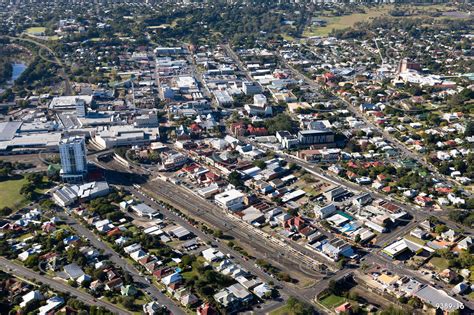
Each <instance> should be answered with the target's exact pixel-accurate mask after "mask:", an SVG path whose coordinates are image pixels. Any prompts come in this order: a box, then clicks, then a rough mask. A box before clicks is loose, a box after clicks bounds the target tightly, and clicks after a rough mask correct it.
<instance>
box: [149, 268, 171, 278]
mask: <svg viewBox="0 0 474 315" xmlns="http://www.w3.org/2000/svg"><path fill="white" fill-rule="evenodd" d="M172 272H173V269H171V268H161V269H157V270H155V271H153V276H155V277H156V279H158V280H161V279H162V278H163V277H165V276H167V275H169V274H170V273H172Z"/></svg>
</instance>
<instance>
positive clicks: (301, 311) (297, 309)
mask: <svg viewBox="0 0 474 315" xmlns="http://www.w3.org/2000/svg"><path fill="white" fill-rule="evenodd" d="M286 306H287V308H288V309H290V310H291V311H292V314H294V315H311V314H313V313H314V308H313V306H312V305H311V304H308V303H305V302H303V301H301V300H299V299H297V298H296V297H294V296H290V297H289V298H288V301H287V302H286Z"/></svg>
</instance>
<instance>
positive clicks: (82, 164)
mask: <svg viewBox="0 0 474 315" xmlns="http://www.w3.org/2000/svg"><path fill="white" fill-rule="evenodd" d="M59 156H60V158H61V171H60V174H61V178H62V179H63V181H65V182H69V183H71V182H72V183H77V182H81V181H82V180H83V179H84V176H85V175H86V173H87V159H86V141H85V139H84V138H83V137H69V138H65V139H62V140H61V141H60V142H59Z"/></svg>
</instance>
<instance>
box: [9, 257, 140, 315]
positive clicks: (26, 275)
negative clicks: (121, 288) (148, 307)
mask: <svg viewBox="0 0 474 315" xmlns="http://www.w3.org/2000/svg"><path fill="white" fill-rule="evenodd" d="M0 269H1V270H3V271H4V272H7V273H10V274H13V275H15V276H17V277H19V278H23V279H28V280H32V281H36V282H41V283H43V284H46V285H48V286H50V287H51V288H52V289H54V290H56V291H60V292H63V293H68V294H70V295H72V296H74V297H75V298H77V299H78V300H80V301H82V302H84V303H86V304H89V305H95V306H99V307H103V308H106V309H108V310H109V311H111V312H114V313H116V314H120V315H122V314H124V315H125V314H131V313H130V312H127V311H125V310H123V309H121V308H118V307H117V306H115V305H114V304H112V303H108V302H105V301H102V300H97V299H95V298H94V297H93V296H91V295H90V294H87V293H85V292H83V291H80V290H78V289H76V288H73V287H71V286H70V285H68V284H67V283H64V282H63V281H62V280H54V279H52V278H49V277H46V276H42V275H40V274H39V273H37V272H34V271H32V270H30V269H28V268H25V267H23V266H21V265H19V264H16V263H14V262H11V261H10V260H8V259H5V258H3V257H0Z"/></svg>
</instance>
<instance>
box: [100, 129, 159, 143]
mask: <svg viewBox="0 0 474 315" xmlns="http://www.w3.org/2000/svg"><path fill="white" fill-rule="evenodd" d="M159 137H160V133H159V129H158V128H137V127H134V126H130V125H125V126H109V127H99V128H98V129H97V131H96V133H95V136H94V141H95V142H96V143H97V144H98V145H99V146H100V147H101V148H102V149H110V148H115V147H120V146H129V145H144V144H147V143H150V142H155V141H158V140H159Z"/></svg>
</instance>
